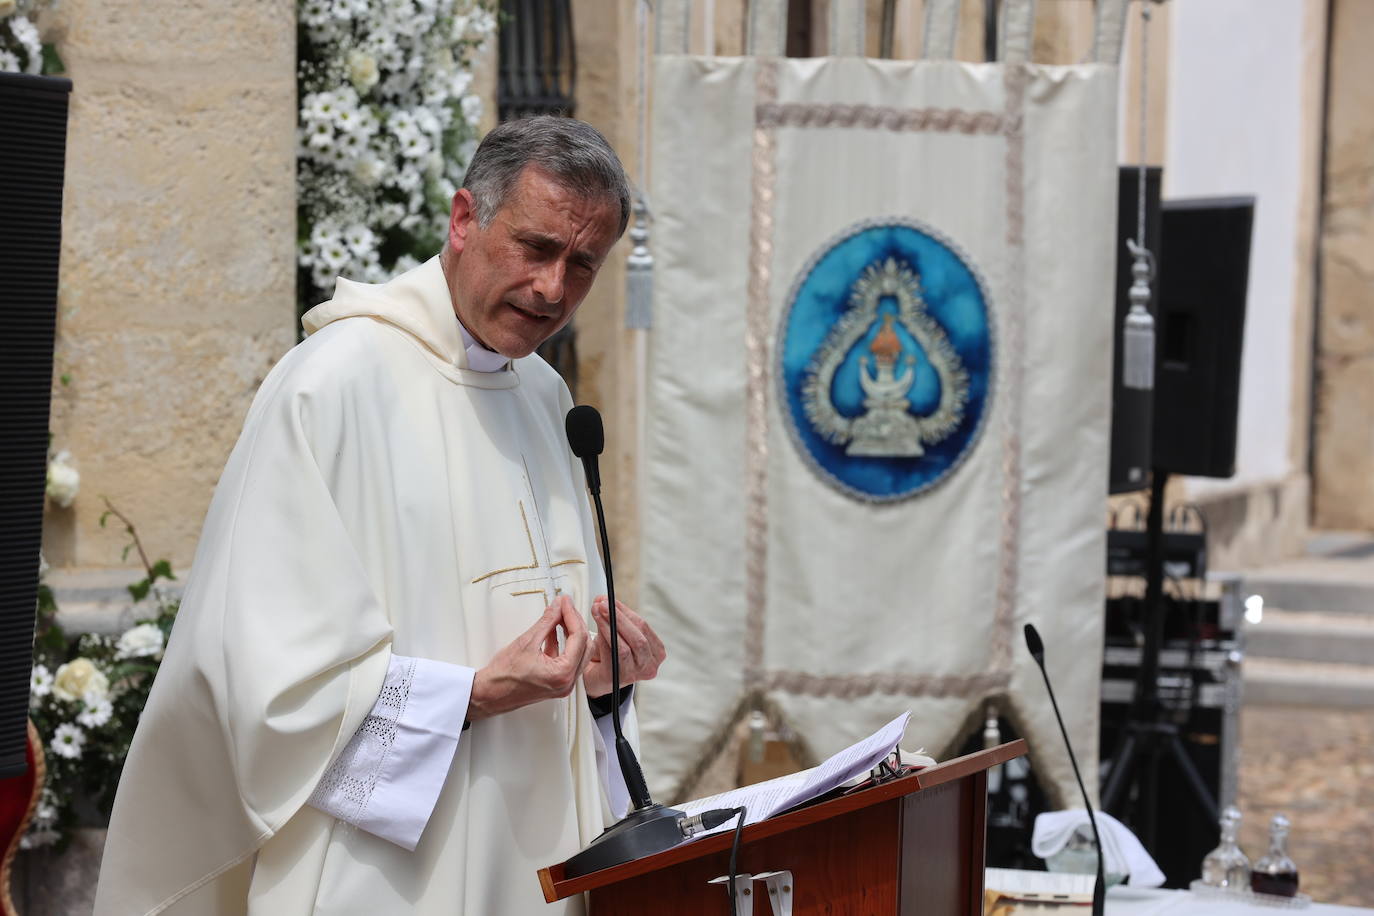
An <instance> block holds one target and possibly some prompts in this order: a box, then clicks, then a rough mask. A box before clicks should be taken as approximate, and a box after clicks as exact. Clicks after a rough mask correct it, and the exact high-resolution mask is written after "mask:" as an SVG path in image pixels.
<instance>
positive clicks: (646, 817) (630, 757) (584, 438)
mask: <svg viewBox="0 0 1374 916" xmlns="http://www.w3.org/2000/svg"><path fill="white" fill-rule="evenodd" d="M563 425H564V429H565V431H566V432H567V434H568V446H569V447H570V448H571V449H572V453H573V454H574V455H576V456H577V457H578V458H581V459H582V468H583V470H584V471H585V472H586V476H587V490H588V492H589V493H591V496H592V502H593V503H594V504H595V506H596V522H597V526H598V527H599V528H600V530H601V562H602V564H603V565H604V566H605V569H606V601H607V602H608V603H609V605H610V606H609V608H608V609H607V610H608V611H609V613H608V615H607V616H608V617H609V619H610V623H611V638H610V644H611V715H612V717H613V718H612V719H611V722H612V724H613V725H614V727H615V754H616V758H617V759H618V760H619V761H620V773H621V775H622V776H623V777H624V779H625V789H626V791H628V792H629V795H630V804H631V806H632V808H633V810H631V811H630V813H629V814H627V815H626V816H625V818H624V819H623V820H621V821H620V822H619V823H617V824H614V825H612V826H611V827H609V828H608V829H607V830H606V831H605V832H604V833H602V834H601V836H599V837H597V838H596V839H595V840H593V841H592V843H591V845H589V846H588V847H587V848H586V849H584V850H582V851H581V852H579V853H578V854H577V855H575V856H573V857H572V858H571V859H569V860H568V861H567V863H566V867H565V870H564V874H565V875H566V876H567V877H569V878H576V877H580V876H581V875H586V874H590V873H591V872H594V871H600V870H601V869H603V868H610V867H611V866H612V865H619V864H621V863H622V862H630V861H633V860H635V859H638V858H641V857H643V856H647V855H653V854H654V853H658V852H662V851H663V850H665V849H671V848H672V847H674V846H676V845H677V844H678V843H680V842H682V841H683V840H684V839H685V838H686V837H687V835H688V833H687V832H686V831H684V829H683V822H684V821H685V819H686V817H687V816H686V815H685V814H684V813H683V812H681V811H679V810H677V809H676V808H665V807H663V806H662V805H659V804H655V802H654V800H653V799H652V798H650V797H649V787H648V785H647V784H646V783H645V781H644V773H643V771H642V770H640V768H639V760H638V759H637V758H636V757H635V752H634V748H632V747H630V742H629V740H628V739H627V738H626V737H625V734H624V732H623V731H621V725H620V636H619V634H618V633H617V632H616V611H615V578H614V577H613V576H612V575H611V542H610V539H609V538H608V537H607V535H606V511H605V509H603V508H602V506H601V473H600V470H599V469H598V468H597V456H598V455H600V454H601V450H602V449H603V448H605V446H606V434H605V431H604V430H603V429H602V426H601V414H599V413H597V411H596V408H595V407H589V406H587V405H585V404H583V405H579V406H577V407H574V408H573V409H572V410H569V411H568V415H567V417H566V418H565V420H564V424H563Z"/></svg>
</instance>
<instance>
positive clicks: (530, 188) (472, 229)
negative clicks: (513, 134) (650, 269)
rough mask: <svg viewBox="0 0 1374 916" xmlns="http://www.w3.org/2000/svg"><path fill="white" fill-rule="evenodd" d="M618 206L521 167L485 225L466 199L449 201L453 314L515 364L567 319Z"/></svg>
mask: <svg viewBox="0 0 1374 916" xmlns="http://www.w3.org/2000/svg"><path fill="white" fill-rule="evenodd" d="M619 229H620V206H619V204H618V202H616V201H615V200H614V199H612V198H610V197H607V196H605V195H599V196H593V197H583V196H581V195H579V194H578V193H577V192H576V191H570V190H568V189H567V188H564V187H563V186H562V185H560V184H559V183H558V182H557V181H556V180H555V179H554V178H553V177H552V176H550V175H549V174H548V173H547V172H545V171H543V170H542V169H539V168H537V167H534V166H526V167H525V169H524V171H522V172H521V173H520V176H519V178H518V179H516V183H515V187H514V188H512V189H511V193H510V194H509V196H508V197H507V199H506V204H505V206H503V207H502V208H501V209H500V210H498V211H497V212H496V215H495V216H494V217H493V218H492V221H491V224H490V225H489V226H487V227H486V228H482V227H481V226H479V225H478V224H477V216H476V213H475V212H474V210H473V202H472V195H471V194H470V193H469V192H468V191H467V190H466V189H463V190H460V191H459V192H458V193H457V194H455V195H454V197H453V212H452V214H451V216H450V219H449V236H448V243H449V247H450V248H451V249H452V251H453V256H452V257H451V261H450V264H451V269H450V270H448V271H446V273H447V275H448V280H449V293H450V294H451V295H452V297H453V304H454V305H453V308H454V312H456V313H457V315H458V319H459V320H460V321H462V322H463V326H464V327H466V328H467V329H468V333H470V334H471V335H472V336H473V337H475V338H476V339H477V341H478V343H481V344H482V345H484V346H485V347H487V348H488V349H491V350H495V351H496V352H497V353H500V354H501V355H502V356H507V357H510V358H512V359H517V358H519V357H521V356H528V355H529V354H531V353H533V352H534V350H535V348H536V347H538V346H539V345H540V344H541V343H543V342H544V341H545V340H548V339H549V338H550V337H551V336H553V333H554V332H555V331H557V330H558V329H559V328H561V327H563V325H565V324H567V323H568V320H569V319H571V318H572V315H573V312H575V311H577V307H578V306H579V305H581V303H582V299H583V297H584V296H586V295H587V291H588V290H589V289H591V286H592V281H593V280H595V279H596V272H597V271H598V270H600V269H601V264H602V262H603V261H605V260H606V255H607V254H609V253H610V250H611V246H612V245H614V244H615V242H616V239H617V238H618V237H619V233H618V230H619Z"/></svg>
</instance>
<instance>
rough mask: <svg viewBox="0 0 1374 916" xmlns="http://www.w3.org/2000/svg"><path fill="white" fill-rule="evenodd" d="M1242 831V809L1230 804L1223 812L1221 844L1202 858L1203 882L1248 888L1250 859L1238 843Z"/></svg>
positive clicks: (1211, 885) (1210, 885)
mask: <svg viewBox="0 0 1374 916" xmlns="http://www.w3.org/2000/svg"><path fill="white" fill-rule="evenodd" d="M1238 833H1240V809H1239V808H1237V807H1236V806H1234V805H1230V806H1228V807H1227V808H1226V810H1225V811H1223V812H1221V845H1219V846H1217V848H1216V849H1213V850H1212V851H1211V852H1209V853H1207V858H1205V859H1203V860H1202V883H1203V884H1206V885H1208V886H1209V887H1225V888H1231V889H1247V888H1249V887H1250V860H1249V859H1248V858H1246V856H1245V853H1244V852H1242V851H1241V848H1240V846H1239V845H1238V844H1237V843H1236V835H1237V834H1238Z"/></svg>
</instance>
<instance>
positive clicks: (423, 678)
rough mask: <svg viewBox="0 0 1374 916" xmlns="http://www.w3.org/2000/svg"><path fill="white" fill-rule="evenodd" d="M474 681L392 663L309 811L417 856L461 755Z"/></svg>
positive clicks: (468, 673)
mask: <svg viewBox="0 0 1374 916" xmlns="http://www.w3.org/2000/svg"><path fill="white" fill-rule="evenodd" d="M475 674H476V671H475V670H474V669H472V668H464V667H462V666H460V665H450V664H446V663H444V662H436V661H432V660H430V659H424V658H409V657H407V656H404V655H393V656H392V657H391V663H390V665H389V666H388V668H387V673H386V682H385V683H384V685H383V686H382V692H381V695H380V696H378V698H377V702H376V704H375V705H374V706H373V707H372V711H371V712H370V713H369V714H368V716H367V718H366V719H364V720H363V724H362V726H361V727H359V729H358V730H357V732H355V733H354V735H353V737H352V738H351V739H349V742H348V744H347V745H345V746H344V749H343V751H341V752H340V753H339V756H338V757H336V758H335V759H334V761H333V762H332V763H330V765H329V768H328V769H326V770H325V773H324V776H323V778H321V779H320V783H319V785H318V786H316V787H315V791H314V792H313V793H312V794H311V796H310V799H309V801H308V802H307V804H309V805H310V806H311V807H314V808H318V809H319V810H321V811H323V812H325V813H326V814H330V815H333V816H334V817H337V818H338V819H339V820H341V821H344V822H345V823H348V824H352V825H354V826H355V827H357V828H358V829H360V830H365V831H367V832H368V833H371V834H373V835H375V836H378V837H381V838H382V839H384V840H387V841H389V842H392V843H395V844H396V845H397V846H401V847H404V848H405V849H409V850H412V851H413V850H414V849H415V847H416V845H417V844H418V843H419V842H420V835H421V834H422V833H424V829H425V825H426V824H427V823H428V822H429V818H430V815H431V814H433V813H434V806H435V804H436V803H437V802H438V800H439V793H440V791H441V790H442V789H443V787H444V780H445V778H446V777H447V776H448V770H449V766H450V765H451V764H452V763H453V755H454V754H455V753H456V752H457V750H458V739H459V737H460V736H461V735H462V730H463V719H464V717H465V716H466V715H467V709H468V701H469V699H470V698H471V695H472V680H473V677H474V675H475Z"/></svg>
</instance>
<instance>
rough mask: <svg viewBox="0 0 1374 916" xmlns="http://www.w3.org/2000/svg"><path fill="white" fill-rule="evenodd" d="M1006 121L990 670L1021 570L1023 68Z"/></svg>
mask: <svg viewBox="0 0 1374 916" xmlns="http://www.w3.org/2000/svg"><path fill="white" fill-rule="evenodd" d="M1005 73H1006V77H1005V79H1006V101H1007V112H1006V118H1005V124H1006V137H1007V178H1006V181H1007V184H1006V194H1007V261H1008V264H1007V296H1006V302H1005V306H1004V308H1003V309H1002V312H1003V314H1005V315H1006V321H1007V347H1006V349H1005V350H1004V351H1003V352H1004V354H1005V357H1004V358H1005V360H1006V363H1005V370H1006V371H1005V372H1004V373H1003V375H1002V378H1003V379H1004V384H1005V386H1006V389H1005V392H1004V393H1005V395H1009V396H1010V397H1004V398H1002V399H1001V400H1002V409H1003V410H1004V411H1005V412H1004V413H1003V414H1002V416H1003V418H1004V423H1005V425H1006V452H1005V453H1004V454H1003V456H1002V543H1001V545H1000V549H999V551H998V553H999V555H1000V556H1001V561H1002V562H1001V569H1000V570H999V571H998V576H997V611H996V614H997V617H996V620H995V621H994V622H993V625H992V632H991V634H990V636H991V656H992V657H991V665H992V667H993V668H999V669H1000V668H1006V667H1007V666H1008V665H1010V664H1011V633H1012V628H1013V625H1014V621H1015V617H1016V598H1017V586H1018V579H1019V574H1020V566H1021V410H1022V406H1023V403H1024V397H1023V392H1022V387H1023V385H1024V377H1025V345H1026V342H1025V321H1024V319H1025V309H1026V289H1025V278H1026V256H1025V250H1024V247H1023V245H1024V242H1025V206H1026V201H1025V193H1026V182H1025V168H1026V162H1025V141H1026V137H1025V132H1024V129H1023V128H1024V125H1025V116H1024V111H1025V98H1026V81H1027V79H1028V78H1029V73H1028V71H1027V69H1026V67H1025V65H1023V64H1009V65H1007V67H1006V71H1005Z"/></svg>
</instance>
